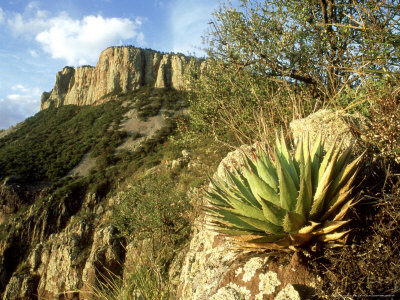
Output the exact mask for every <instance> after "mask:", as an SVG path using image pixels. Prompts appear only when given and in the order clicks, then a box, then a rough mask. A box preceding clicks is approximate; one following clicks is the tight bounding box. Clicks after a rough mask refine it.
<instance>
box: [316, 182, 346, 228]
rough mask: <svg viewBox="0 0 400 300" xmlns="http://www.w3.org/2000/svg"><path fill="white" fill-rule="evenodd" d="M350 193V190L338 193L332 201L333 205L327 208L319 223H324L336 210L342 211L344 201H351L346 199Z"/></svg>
mask: <svg viewBox="0 0 400 300" xmlns="http://www.w3.org/2000/svg"><path fill="white" fill-rule="evenodd" d="M350 193H351V189H343V191H342V192H340V193H338V194H337V195H336V197H335V198H334V199H332V202H333V203H334V204H333V205H332V206H331V207H329V208H328V210H327V211H326V212H325V214H324V215H323V216H322V217H321V219H320V220H321V221H325V220H326V219H328V218H329V217H330V216H331V215H332V214H336V213H337V210H339V209H340V210H342V207H343V206H344V205H346V204H343V203H345V201H346V200H347V201H348V202H349V201H351V200H350V199H348V196H349V195H350Z"/></svg>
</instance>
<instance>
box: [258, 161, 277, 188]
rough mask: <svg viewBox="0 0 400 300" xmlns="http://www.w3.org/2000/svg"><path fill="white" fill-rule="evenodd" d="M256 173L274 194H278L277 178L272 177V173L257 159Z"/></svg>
mask: <svg viewBox="0 0 400 300" xmlns="http://www.w3.org/2000/svg"><path fill="white" fill-rule="evenodd" d="M256 166H257V172H258V175H259V176H260V177H261V179H262V180H264V181H265V182H266V183H267V184H268V185H269V186H270V187H272V188H273V189H274V190H275V191H276V192H278V178H276V176H274V175H275V174H273V172H271V170H270V169H269V168H268V167H267V166H266V165H265V164H264V162H263V161H262V160H261V159H259V160H258V161H257V165H256Z"/></svg>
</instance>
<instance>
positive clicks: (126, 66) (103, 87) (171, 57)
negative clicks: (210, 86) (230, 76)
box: [40, 46, 202, 110]
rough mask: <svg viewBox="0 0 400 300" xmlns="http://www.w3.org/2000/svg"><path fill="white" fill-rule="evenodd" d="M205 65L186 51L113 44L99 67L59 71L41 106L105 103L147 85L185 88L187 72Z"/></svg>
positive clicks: (102, 57) (105, 52) (45, 93)
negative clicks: (183, 52)
mask: <svg viewBox="0 0 400 300" xmlns="http://www.w3.org/2000/svg"><path fill="white" fill-rule="evenodd" d="M201 64H202V60H201V59H199V58H195V57H189V56H185V55H183V54H173V53H162V52H158V51H155V50H151V49H141V48H136V47H133V46H118V47H109V48H107V49H105V50H104V51H103V52H102V53H101V54H100V57H99V60H98V62H97V64H96V66H95V67H93V66H81V67H77V68H73V67H64V68H63V69H62V70H61V71H60V72H58V73H57V75H56V81H55V85H54V88H53V89H52V90H51V91H50V92H44V93H43V94H42V97H41V105H40V109H41V110H43V109H46V108H48V107H50V106H55V107H59V106H62V105H68V104H75V105H80V106H81V105H96V104H101V103H104V102H106V101H109V100H111V99H112V96H113V95H116V94H119V93H127V92H131V91H135V90H138V89H139V88H141V87H143V86H150V87H152V88H160V89H176V90H185V89H187V82H186V79H185V76H186V74H188V73H189V72H190V71H191V70H199V69H200V66H201Z"/></svg>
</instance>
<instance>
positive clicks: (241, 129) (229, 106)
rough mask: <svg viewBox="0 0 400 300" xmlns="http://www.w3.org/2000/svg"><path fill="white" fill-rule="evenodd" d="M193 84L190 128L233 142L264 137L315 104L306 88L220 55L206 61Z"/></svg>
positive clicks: (244, 141) (266, 137)
mask: <svg viewBox="0 0 400 300" xmlns="http://www.w3.org/2000/svg"><path fill="white" fill-rule="evenodd" d="M191 84H192V85H191V90H192V93H191V94H190V99H191V101H190V104H191V113H190V121H191V128H192V129H193V130H194V131H203V132H208V133H212V134H213V135H214V136H215V138H216V139H218V140H220V141H223V142H228V143H230V144H244V143H252V141H254V140H255V139H256V140H264V141H266V140H268V138H269V137H270V136H272V134H271V133H272V132H274V131H275V129H276V128H277V127H278V126H282V125H283V126H285V127H286V126H288V124H289V122H290V121H291V120H292V119H293V118H300V117H303V116H305V115H306V114H308V113H309V112H311V111H312V110H313V109H314V107H315V106H316V102H315V101H314V100H313V99H312V94H311V91H310V90H309V89H308V88H307V87H303V88H300V87H295V86H289V85H281V84H278V83H276V82H272V81H270V80H269V79H268V78H266V77H261V76H254V74H253V73H251V72H249V71H248V70H245V69H238V68H236V67H235V66H234V65H232V64H229V63H225V62H223V61H221V60H214V59H211V60H209V61H207V64H206V67H205V68H204V69H203V71H202V76H200V78H199V79H193V80H192V81H191Z"/></svg>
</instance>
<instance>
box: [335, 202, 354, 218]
mask: <svg viewBox="0 0 400 300" xmlns="http://www.w3.org/2000/svg"><path fill="white" fill-rule="evenodd" d="M352 205H353V199H351V200H350V201H348V202H346V204H345V205H343V206H342V208H341V209H340V211H339V213H337V214H336V215H335V217H334V218H333V220H334V221H340V220H342V219H343V218H344V216H345V215H346V213H347V211H348V210H349V208H350V207H352Z"/></svg>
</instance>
